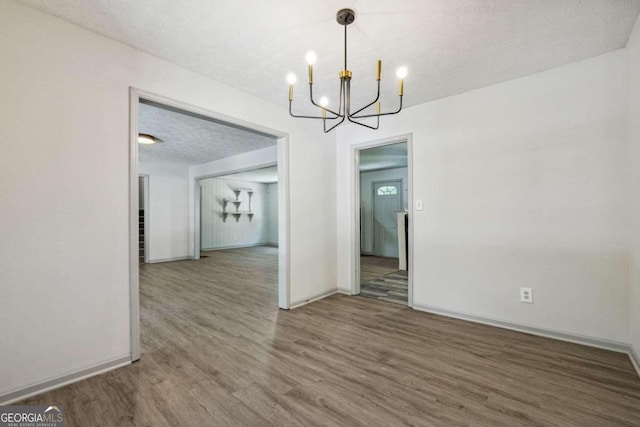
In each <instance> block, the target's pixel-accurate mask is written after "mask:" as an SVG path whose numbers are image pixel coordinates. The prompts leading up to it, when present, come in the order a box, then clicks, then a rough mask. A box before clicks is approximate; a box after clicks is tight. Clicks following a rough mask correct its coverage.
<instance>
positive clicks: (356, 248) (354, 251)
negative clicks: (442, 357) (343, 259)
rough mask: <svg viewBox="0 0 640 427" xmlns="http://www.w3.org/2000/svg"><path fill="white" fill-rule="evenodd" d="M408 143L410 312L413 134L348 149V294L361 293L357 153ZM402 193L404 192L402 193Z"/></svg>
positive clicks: (409, 303)
mask: <svg viewBox="0 0 640 427" xmlns="http://www.w3.org/2000/svg"><path fill="white" fill-rule="evenodd" d="M401 142H406V143H407V187H408V190H409V191H408V194H407V208H408V214H409V232H408V235H407V239H408V246H409V253H408V254H407V262H408V263H409V268H408V271H407V273H408V276H409V277H408V289H407V291H408V301H407V306H408V307H410V308H413V271H414V262H413V253H414V248H413V242H414V229H415V226H414V224H413V223H414V218H415V210H414V201H413V134H411V133H409V134H404V135H398V136H393V137H389V138H383V139H377V140H372V141H367V142H362V143H359V144H353V145H352V146H351V162H350V165H351V169H352V172H351V185H352V188H353V190H352V191H351V207H352V214H353V216H352V221H351V224H352V229H351V262H352V264H353V268H352V272H351V286H350V289H351V294H352V295H358V294H359V293H360V242H361V240H360V239H361V236H360V225H361V224H360V151H362V150H365V149H367V148H374V147H382V146H384V145H392V144H398V143H401ZM403 191H404V190H403Z"/></svg>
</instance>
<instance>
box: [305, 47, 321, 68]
mask: <svg viewBox="0 0 640 427" xmlns="http://www.w3.org/2000/svg"><path fill="white" fill-rule="evenodd" d="M305 59H306V60H307V64H309V65H313V64H315V63H316V61H317V60H318V55H316V53H315V52H314V51H312V50H311V51H309V52H307V56H305Z"/></svg>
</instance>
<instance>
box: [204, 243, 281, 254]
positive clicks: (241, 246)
mask: <svg viewBox="0 0 640 427" xmlns="http://www.w3.org/2000/svg"><path fill="white" fill-rule="evenodd" d="M258 246H271V244H270V243H252V244H250V245H234V246H220V247H218V248H206V249H200V253H201V254H202V252H211V251H224V250H226V249H242V248H255V247H258Z"/></svg>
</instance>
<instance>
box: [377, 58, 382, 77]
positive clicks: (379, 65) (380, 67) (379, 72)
mask: <svg viewBox="0 0 640 427" xmlns="http://www.w3.org/2000/svg"><path fill="white" fill-rule="evenodd" d="M381 75H382V61H381V60H379V59H378V74H377V76H378V77H377V80H378V81H380V76H381Z"/></svg>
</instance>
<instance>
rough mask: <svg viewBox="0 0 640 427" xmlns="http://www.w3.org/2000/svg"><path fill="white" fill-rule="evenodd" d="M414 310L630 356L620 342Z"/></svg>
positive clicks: (434, 309) (436, 310) (430, 309)
mask: <svg viewBox="0 0 640 427" xmlns="http://www.w3.org/2000/svg"><path fill="white" fill-rule="evenodd" d="M413 309H414V310H419V311H425V312H427V313H432V314H439V315H441V316H446V317H453V318H456V319H461V320H467V321H469V322H475V323H482V324H484V325H490V326H496V327H498V328H503V329H510V330H512V331H517V332H524V333H525V334H531V335H538V336H541V337H546V338H553V339H557V340H560V341H567V342H572V343H575V344H582V345H586V346H589V347H597V348H602V349H605V350H611V351H615V352H618V353H627V354H629V344H627V343H622V342H618V341H609V340H605V339H600V338H594V337H589V336H585V335H579V334H572V333H567V332H561V331H555V330H553V329H545V328H538V327H536V326H529V325H522V324H518V323H512V322H508V321H504V320H497V319H491V318H488V317H482V316H476V315H472V314H467V313H460V312H455V311H450V310H446V309H442V308H438V307H431V306H424V305H418V304H414V306H413Z"/></svg>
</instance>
